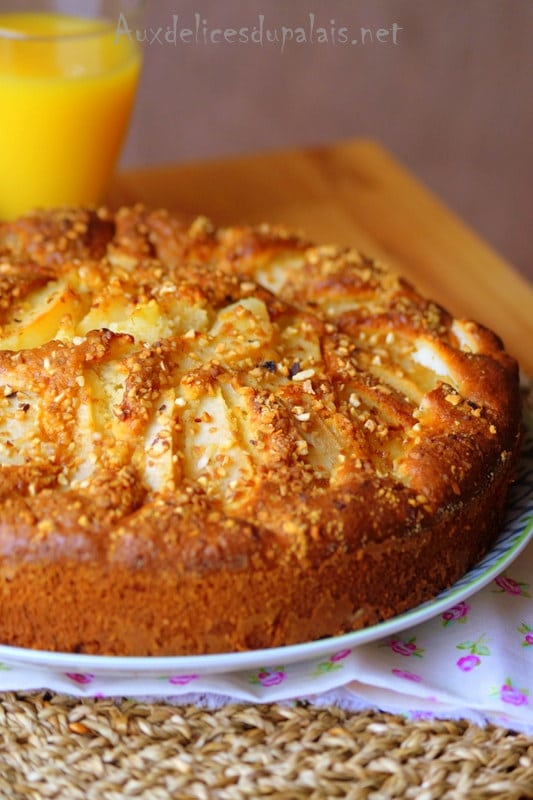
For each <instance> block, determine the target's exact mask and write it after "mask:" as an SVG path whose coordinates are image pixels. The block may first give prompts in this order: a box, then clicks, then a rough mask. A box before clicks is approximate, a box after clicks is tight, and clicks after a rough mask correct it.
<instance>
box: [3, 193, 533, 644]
mask: <svg viewBox="0 0 533 800" xmlns="http://www.w3.org/2000/svg"><path fill="white" fill-rule="evenodd" d="M0 298H1V301H0V314H1V319H0V323H1V328H0V337H1V338H0V348H1V350H0V403H1V413H0V463H1V467H0V494H1V509H0V641H1V642H3V643H5V644H11V645H19V646H23V647H28V648H38V649H43V650H59V651H69V652H79V653H102V654H115V655H178V654H200V653H213V652H227V651H237V650H243V649H248V648H263V647H270V646H277V645H285V644H289V643H294V642H301V641H306V640H312V639H316V638H319V637H325V636H331V635H335V634H340V633H345V632H348V631H352V630H355V629H358V628H361V627H363V626H368V625H371V624H373V623H376V622H377V621H378V620H384V619H386V618H388V617H391V616H392V615H395V614H398V613H399V612H402V611H404V610H406V609H408V608H410V607H413V606H416V605H417V604H419V603H420V602H422V601H425V600H427V599H429V598H431V597H432V596H434V595H435V593H437V592H438V591H439V590H441V589H443V588H444V587H447V586H449V585H450V584H451V583H453V582H454V581H456V580H457V579H458V578H459V577H460V576H461V575H462V574H463V573H464V572H465V571H466V570H467V569H468V568H469V567H470V566H471V565H472V564H473V563H474V562H476V560H477V559H479V558H480V556H481V555H482V554H483V553H484V552H485V551H486V550H487V548H489V547H490V545H491V542H492V541H493V539H494V536H495V534H496V533H497V531H498V528H499V526H500V524H501V521H502V515H503V510H504V504H505V499H506V494H507V490H508V486H509V483H510V481H511V480H512V477H513V471H514V466H515V462H516V458H517V450H518V444H519V429H520V404H519V391H518V377H517V367H516V363H515V362H514V360H513V359H512V358H511V357H510V356H509V355H507V353H506V352H505V351H504V350H503V347H502V344H501V342H500V341H499V339H498V338H497V337H496V336H495V335H494V334H493V333H491V332H490V331H488V330H487V329H485V328H483V327H481V326H480V325H478V324H476V323H474V322H470V321H464V320H459V319H454V318H453V317H452V316H451V315H450V314H449V313H448V312H446V311H445V310H443V309H442V308H441V307H440V306H439V305H436V304H435V303H434V302H430V301H428V300H426V299H424V298H423V297H421V296H420V295H419V294H418V293H417V292H416V291H415V290H414V289H413V288H412V287H411V286H410V285H409V284H408V283H407V282H406V281H404V280H402V279H401V278H399V277H397V276H396V275H394V274H392V273H390V272H389V271H387V270H386V269H385V268H383V267H382V266H381V265H380V264H378V263H376V262H374V261H372V260H370V259H368V258H365V257H364V256H362V255H360V254H359V253H358V252H356V251H354V250H351V249H346V248H340V247H333V246H323V247H318V246H314V245H312V244H310V243H308V242H306V241H304V240H302V239H301V238H299V237H296V236H294V235H292V234H290V233H288V232H287V231H285V230H283V229H279V228H273V227H269V226H266V225H265V226H259V227H255V228H251V227H232V228H225V229H216V228H215V227H213V226H212V225H211V224H210V223H209V221H208V220H206V219H204V218H199V219H197V220H195V221H194V222H193V223H192V224H189V223H184V222H182V221H180V220H179V219H177V218H174V217H173V216H172V215H170V214H169V213H167V212H165V211H149V210H147V209H144V208H142V207H135V208H124V209H121V210H120V211H119V212H117V213H116V214H112V213H111V212H109V211H106V210H103V209H100V210H98V211H93V210H86V209H63V210H57V211H54V212H42V213H41V212H39V213H35V214H31V215H29V216H26V217H24V218H21V219H19V220H17V221H15V222H12V223H4V224H2V225H0Z"/></svg>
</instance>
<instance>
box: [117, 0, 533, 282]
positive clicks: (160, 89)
mask: <svg viewBox="0 0 533 800" xmlns="http://www.w3.org/2000/svg"><path fill="white" fill-rule="evenodd" d="M174 13H175V14H178V15H179V20H178V29H179V28H181V27H194V25H195V17H194V15H195V13H198V14H200V15H201V18H202V19H205V20H206V21H207V27H208V28H209V29H212V28H215V27H220V28H228V27H229V28H237V29H238V28H240V27H242V26H250V27H252V26H253V25H255V24H257V22H258V15H259V14H261V13H262V14H264V17H265V21H264V26H265V29H266V28H270V29H273V28H275V27H278V28H280V27H281V26H283V25H284V26H287V27H291V26H292V27H296V26H300V25H301V26H307V25H308V24H309V14H310V13H314V14H315V17H316V21H315V25H317V26H318V25H323V26H326V27H329V26H330V24H331V23H330V20H335V26H336V28H337V30H338V29H339V28H340V27H343V26H344V27H348V28H349V29H350V34H354V36H355V35H357V36H359V35H360V34H359V31H360V28H361V27H365V28H370V29H372V30H376V29H377V28H380V27H381V28H388V29H389V30H392V25H393V23H397V25H399V26H400V28H401V30H398V31H397V36H396V40H397V44H396V45H394V44H393V42H392V34H391V35H389V42H388V43H382V44H380V43H379V42H376V41H374V42H373V43H370V42H369V41H368V35H367V41H366V43H365V45H364V46H363V45H360V44H359V45H356V46H351V45H340V44H338V45H333V44H331V43H330V44H322V45H319V44H317V43H315V44H314V45H313V44H296V43H290V42H289V43H288V44H287V46H286V47H285V50H284V52H283V53H282V52H281V51H280V47H279V46H276V45H273V44H263V46H261V45H259V44H252V43H249V44H203V43H199V44H194V43H190V44H184V43H181V44H177V45H173V44H168V43H167V44H162V43H159V42H154V43H153V44H151V45H145V68H144V73H143V77H142V82H141V87H140V93H139V98H138V104H137V107H136V111H135V115H134V120H133V125H132V128H131V132H130V136H129V139H128V142H127V145H126V148H125V151H124V157H123V162H122V163H123V166H137V165H146V164H153V163H163V162H169V161H186V160H191V159H199V158H200V159H201V158H207V157H216V156H226V155H233V154H238V153H244V152H251V151H257V150H265V149H271V148H278V147H286V146H300V145H305V144H317V143H322V142H326V141H328V140H333V139H339V138H347V137H351V136H365V137H367V136H370V137H373V138H375V139H377V140H379V141H381V142H382V143H383V144H384V145H386V146H387V147H388V148H389V149H390V150H392V151H393V152H394V153H395V154H396V156H398V157H399V158H400V159H401V160H402V161H403V162H404V163H405V164H406V165H407V166H408V167H409V168H410V169H411V170H412V171H413V172H414V173H415V174H416V175H417V176H418V177H419V179H420V180H422V181H423V182H425V183H426V184H427V185H429V186H430V187H431V188H432V189H433V190H434V191H436V192H437V193H438V194H439V195H440V196H441V198H442V199H443V200H444V201H445V202H446V203H447V204H448V205H449V206H451V207H452V208H453V209H454V210H455V211H456V212H457V213H458V214H459V215H461V216H462V217H463V218H464V219H465V220H466V221H467V222H468V223H470V224H471V225H472V226H473V227H474V228H476V229H477V230H478V232H480V233H481V234H482V235H483V236H484V237H485V238H486V239H487V240H488V241H490V242H491V243H492V244H493V245H494V246H495V247H496V248H497V249H499V250H500V251H501V253H502V254H503V255H504V256H506V257H507V259H508V260H510V261H511V262H513V263H514V264H515V265H516V266H517V267H518V268H519V269H520V270H521V271H522V272H524V273H526V274H528V275H529V277H531V278H533V155H532V141H533V99H532V98H533V78H532V76H533V0H438V1H433V0H329V2H325V0H322V1H321V2H319V1H318V0H314V2H313V1H312V0H262V2H257V0H247V1H246V2H239V0H225V2H221V1H220V0H218V1H217V0H148V8H147V11H146V15H145V18H144V20H143V27H151V28H153V29H157V28H158V27H159V26H163V27H166V26H169V25H170V26H172V24H173V20H172V15H173V14H174ZM382 38H384V37H382ZM280 191H283V186H282V176H280ZM414 235H416V232H414Z"/></svg>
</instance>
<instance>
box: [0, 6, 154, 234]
mask: <svg viewBox="0 0 533 800" xmlns="http://www.w3.org/2000/svg"><path fill="white" fill-rule="evenodd" d="M142 4H143V3H142V2H141V0H139V1H138V2H137V0H124V2H121V1H120V0H109V2H106V0H90V2H88V0H83V1H82V0H13V1H12V2H4V0H2V2H1V3H0V219H10V218H13V217H15V216H17V215H19V214H22V213H24V212H26V211H28V210H30V209H31V208H35V207H42V208H46V207H52V206H61V205H79V204H89V205H95V204H98V203H100V202H102V200H103V198H104V195H105V191H106V188H107V186H108V184H109V180H110V177H111V175H112V173H113V169H114V167H115V164H116V161H117V158H118V156H119V153H120V149H121V146H122V143H123V140H124V137H125V134H126V131H127V127H128V122H129V118H130V114H131V110H132V106H133V101H134V96H135V91H136V87H137V82H138V78H139V72H140V68H141V53H140V50H139V48H138V46H137V44H136V42H135V36H134V35H125V34H123V33H122V34H121V35H118V31H119V22H120V23H121V30H122V31H123V30H124V29H125V27H126V26H125V24H124V23H125V21H126V22H127V23H128V24H127V27H128V29H129V30H130V31H133V32H134V31H135V27H134V24H135V15H137V14H139V13H140V11H141V7H142Z"/></svg>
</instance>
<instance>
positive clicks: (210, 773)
mask: <svg viewBox="0 0 533 800" xmlns="http://www.w3.org/2000/svg"><path fill="white" fill-rule="evenodd" d="M0 797H1V798H2V799H4V798H5V799H6V800H23V799H24V800H27V799H28V798H31V799H32V800H40V798H61V800H64V799H65V800H85V798H87V800H120V798H130V797H136V798H146V800H167V798H175V800H182V799H183V800H185V798H198V800H211V798H215V799H217V800H218V798H220V800H238V799H240V798H279V799H280V800H300V798H315V799H316V800H322V798H324V800H326V799H329V798H350V800H363V799H364V800H366V799H367V798H368V800H387V799H388V798H404V797H405V798H416V800H433V799H434V798H435V800H437V798H438V799H439V800H440V799H441V798H443V800H459V798H461V799H462V798H465V800H466V799H468V800H484V799H485V798H487V800H489V798H490V800H523V799H524V798H533V737H531V736H525V735H523V734H514V733H512V732H510V731H507V730H504V729H503V728H498V727H494V726H489V727H487V728H485V729H481V728H479V727H477V726H476V725H472V724H469V723H466V722H464V723H463V722H450V721H435V720H431V721H425V720H417V721H415V722H412V721H410V722H407V721H406V720H405V719H403V718H402V717H398V716H394V715H391V714H383V713H374V712H369V713H364V712H363V713H361V712H360V713H350V712H346V711H342V710H340V709H337V708H332V707H328V708H319V707H316V706H311V705H305V704H303V705H302V704H298V705H292V706H289V705H287V706H285V705H281V704H273V705H266V706H251V705H243V704H233V705H229V706H225V707H223V708H221V709H218V710H215V711H209V710H205V709H201V708H198V707H196V706H190V705H183V706H180V705H167V704H165V703H161V702H157V703H144V702H136V701H133V700H122V701H120V700H119V701H112V700H108V699H105V700H104V699H101V700H99V699H96V700H94V699H85V698H84V699H82V700H80V699H77V698H69V697H63V696H58V695H52V694H51V693H49V692H46V693H39V694H26V693H13V692H10V693H5V694H2V695H0Z"/></svg>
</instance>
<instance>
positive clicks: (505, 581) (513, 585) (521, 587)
mask: <svg viewBox="0 0 533 800" xmlns="http://www.w3.org/2000/svg"><path fill="white" fill-rule="evenodd" d="M494 583H495V584H496V586H497V587H498V588H497V589H494V592H495V593H499V592H500V593H501V592H505V593H506V594H510V595H514V596H515V597H531V593H530V592H529V583H526V582H525V581H515V580H514V578H509V577H508V576H507V575H499V576H498V577H497V578H495V579H494Z"/></svg>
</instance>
